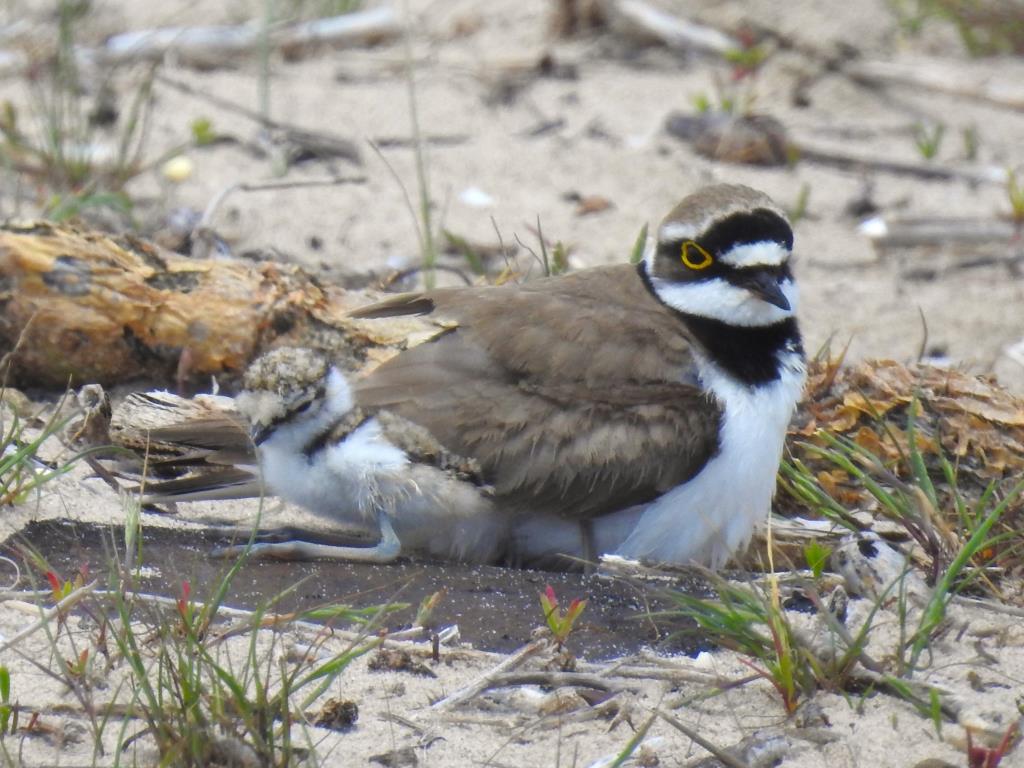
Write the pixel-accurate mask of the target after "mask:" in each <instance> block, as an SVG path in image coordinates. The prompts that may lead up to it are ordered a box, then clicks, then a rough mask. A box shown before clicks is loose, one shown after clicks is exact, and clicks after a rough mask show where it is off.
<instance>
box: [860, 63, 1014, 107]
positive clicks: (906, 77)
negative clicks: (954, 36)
mask: <svg viewBox="0 0 1024 768" xmlns="http://www.w3.org/2000/svg"><path fill="white" fill-rule="evenodd" d="M843 71H844V72H845V73H846V74H847V75H849V76H850V77H852V78H853V79H854V80H859V81H861V82H866V83H872V84H876V85H883V86H890V85H895V86H902V87H906V88H912V89H914V90H922V89H924V90H930V91H938V92H941V93H947V94H950V95H952V96H959V97H961V98H965V99H972V100H975V101H982V102H987V103H989V104H996V105H998V106H1001V107H1009V108H1010V109H1024V66H1022V65H1021V64H1020V59H1018V58H1007V59H1004V60H1003V61H1001V62H1000V64H999V66H993V65H992V61H991V60H990V59H986V60H984V61H961V60H949V59H939V58H928V57H920V58H915V59H901V60H897V61H851V62H848V63H847V64H845V65H844V67H843Z"/></svg>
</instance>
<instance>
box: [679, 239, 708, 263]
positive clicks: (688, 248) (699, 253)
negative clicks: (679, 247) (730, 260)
mask: <svg viewBox="0 0 1024 768" xmlns="http://www.w3.org/2000/svg"><path fill="white" fill-rule="evenodd" d="M682 258H683V264H685V265H686V266H688V267H689V268H690V269H707V268H708V267H710V266H711V264H712V263H713V262H714V259H713V258H712V257H711V254H710V253H708V252H707V251H706V250H704V249H703V248H701V247H700V245H698V244H697V243H695V242H694V241H693V240H687V241H686V242H684V243H683V251H682Z"/></svg>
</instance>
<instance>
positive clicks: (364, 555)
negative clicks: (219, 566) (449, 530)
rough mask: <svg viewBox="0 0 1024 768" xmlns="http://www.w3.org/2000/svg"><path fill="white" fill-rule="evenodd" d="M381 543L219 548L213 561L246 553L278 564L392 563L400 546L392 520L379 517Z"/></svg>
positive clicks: (295, 542) (399, 551)
mask: <svg viewBox="0 0 1024 768" xmlns="http://www.w3.org/2000/svg"><path fill="white" fill-rule="evenodd" d="M378 523H379V525H380V541H378V542H377V544H376V545H374V546H372V547H342V546H334V545H331V544H315V543H313V542H311V541H298V540H296V541H282V542H273V543H264V544H253V545H251V546H249V545H246V544H236V545H232V546H228V547H219V548H217V549H215V550H214V552H213V555H214V557H237V556H239V555H241V554H242V553H243V552H245V551H246V550H247V549H248V551H249V553H250V555H251V556H253V557H260V558H274V559H277V560H345V561H348V562H356V563H378V564H386V563H393V562H394V561H395V560H397V559H398V556H399V555H400V554H401V553H402V543H401V542H400V541H399V540H398V536H397V535H396V534H395V529H394V528H393V527H392V526H391V520H390V519H389V518H388V516H387V515H385V514H382V515H380V517H379V518H378Z"/></svg>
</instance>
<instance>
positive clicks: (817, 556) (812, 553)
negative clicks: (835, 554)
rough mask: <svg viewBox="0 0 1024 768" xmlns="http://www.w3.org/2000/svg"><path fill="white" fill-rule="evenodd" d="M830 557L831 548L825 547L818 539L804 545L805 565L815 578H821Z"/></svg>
mask: <svg viewBox="0 0 1024 768" xmlns="http://www.w3.org/2000/svg"><path fill="white" fill-rule="evenodd" d="M830 557H832V550H831V548H829V547H826V546H825V545H824V544H822V543H821V542H820V541H811V542H809V543H808V544H807V545H806V546H804V560H806V561H807V567H808V568H810V569H811V574H812V575H813V576H814V578H815V580H817V579H820V578H821V574H822V573H824V571H825V566H826V565H828V560H829V558H830Z"/></svg>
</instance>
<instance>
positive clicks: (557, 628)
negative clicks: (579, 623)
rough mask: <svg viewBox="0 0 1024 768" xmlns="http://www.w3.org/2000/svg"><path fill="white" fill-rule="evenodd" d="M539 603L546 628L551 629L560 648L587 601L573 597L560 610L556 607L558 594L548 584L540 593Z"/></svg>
mask: <svg viewBox="0 0 1024 768" xmlns="http://www.w3.org/2000/svg"><path fill="white" fill-rule="evenodd" d="M540 604H541V607H542V608H543V609H544V620H545V621H546V622H547V624H548V629H550V630H551V634H552V635H554V637H555V642H557V643H558V647H559V648H561V647H562V644H563V643H565V641H566V640H567V639H568V637H569V635H570V634H571V633H572V628H573V625H574V624H575V623H576V619H578V618H579V617H580V614H581V613H583V609H584V608H586V607H587V601H586V600H580V599H579V598H578V597H577V598H573V601H572V602H571V603H569V607H568V609H566V610H565V612H562V611H561V610H560V609H559V607H558V596H557V595H555V590H554V587H552V586H551V585H550V584H548V585H547V588H546V589H545V590H544V591H543V592H542V593H541V595H540Z"/></svg>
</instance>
